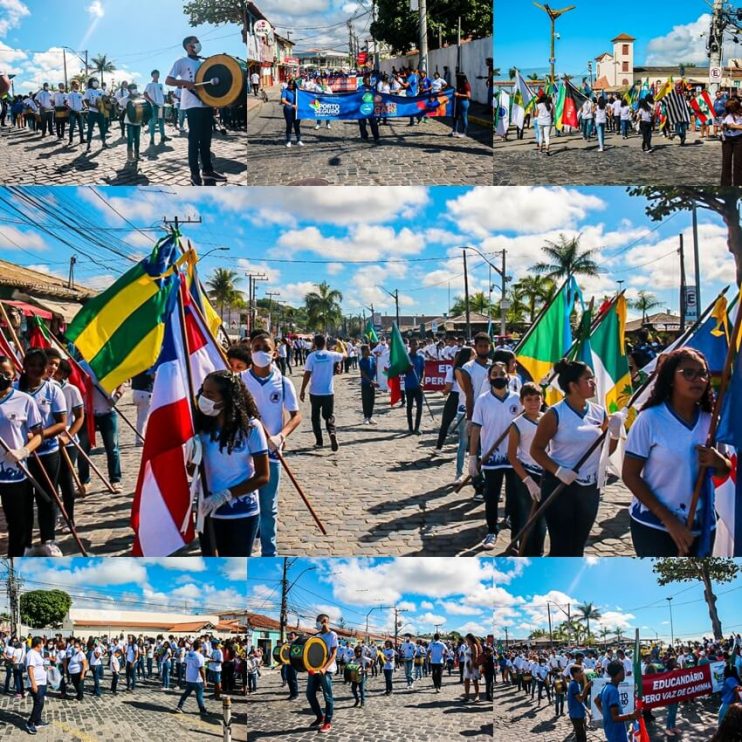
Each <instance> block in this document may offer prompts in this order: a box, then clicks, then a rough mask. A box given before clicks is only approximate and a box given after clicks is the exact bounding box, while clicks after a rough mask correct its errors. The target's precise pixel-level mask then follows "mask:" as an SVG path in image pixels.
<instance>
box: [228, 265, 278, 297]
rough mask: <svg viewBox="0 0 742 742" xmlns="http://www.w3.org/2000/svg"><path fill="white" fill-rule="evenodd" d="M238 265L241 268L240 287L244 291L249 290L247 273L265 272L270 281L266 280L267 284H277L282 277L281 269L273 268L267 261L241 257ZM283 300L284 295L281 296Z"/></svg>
mask: <svg viewBox="0 0 742 742" xmlns="http://www.w3.org/2000/svg"><path fill="white" fill-rule="evenodd" d="M237 267H238V268H239V274H240V275H239V282H238V284H237V285H238V288H240V289H241V290H242V291H245V292H246V291H247V287H248V280H247V277H246V276H245V274H246V273H264V274H265V275H266V276H268V281H266V282H264V283H265V285H266V286H267V285H268V283H271V284H275V283H278V281H279V279H280V278H281V271H279V270H278V269H277V268H271V267H270V265H268V264H267V263H256V262H254V261H252V260H246V259H245V258H240V259H239V260H238V261H237ZM281 300H282V301H283V295H282V296H281Z"/></svg>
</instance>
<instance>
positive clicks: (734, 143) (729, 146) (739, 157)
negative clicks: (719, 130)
mask: <svg viewBox="0 0 742 742" xmlns="http://www.w3.org/2000/svg"><path fill="white" fill-rule="evenodd" d="M721 185H722V186H733V185H735V186H737V185H742V136H738V137H730V136H728V137H727V138H726V139H725V140H724V141H723V142H722V143H721Z"/></svg>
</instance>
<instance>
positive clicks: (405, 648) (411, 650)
mask: <svg viewBox="0 0 742 742" xmlns="http://www.w3.org/2000/svg"><path fill="white" fill-rule="evenodd" d="M399 651H400V653H401V655H402V657H403V658H404V659H406V660H411V659H413V658H414V656H415V645H414V644H413V643H412V642H402V646H401V647H400V648H399Z"/></svg>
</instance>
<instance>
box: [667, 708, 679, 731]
mask: <svg viewBox="0 0 742 742" xmlns="http://www.w3.org/2000/svg"><path fill="white" fill-rule="evenodd" d="M677 715H678V704H677V703H671V704H670V705H669V706H668V707H667V723H666V724H665V729H675V719H676V718H677Z"/></svg>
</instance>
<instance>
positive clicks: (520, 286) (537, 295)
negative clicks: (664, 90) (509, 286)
mask: <svg viewBox="0 0 742 742" xmlns="http://www.w3.org/2000/svg"><path fill="white" fill-rule="evenodd" d="M513 289H514V294H515V296H516V297H518V300H520V301H522V302H524V303H525V304H526V305H527V307H528V314H529V318H530V322H531V324H533V322H534V320H535V319H536V313H537V311H538V309H539V308H540V306H543V305H544V304H546V303H547V302H550V301H551V300H552V299H553V298H554V292H555V290H556V285H555V284H554V281H552V280H551V278H546V277H545V276H534V275H528V276H525V277H524V278H521V279H520V280H519V281H518V282H517V283H516V284H515V285H514V286H513Z"/></svg>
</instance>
